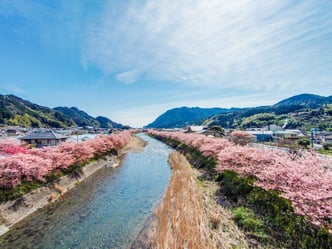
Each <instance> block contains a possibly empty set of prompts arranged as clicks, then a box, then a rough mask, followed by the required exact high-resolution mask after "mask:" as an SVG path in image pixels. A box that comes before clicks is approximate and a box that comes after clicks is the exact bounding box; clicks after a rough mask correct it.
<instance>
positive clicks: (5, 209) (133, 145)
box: [0, 136, 146, 235]
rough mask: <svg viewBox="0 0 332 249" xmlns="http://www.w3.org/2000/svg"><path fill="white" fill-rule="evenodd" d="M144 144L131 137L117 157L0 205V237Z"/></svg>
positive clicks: (99, 162)
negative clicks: (0, 222) (0, 221)
mask: <svg viewBox="0 0 332 249" xmlns="http://www.w3.org/2000/svg"><path fill="white" fill-rule="evenodd" d="M145 144H146V143H145V142H144V141H143V140H141V139H140V138H138V137H136V136H132V137H131V139H130V141H129V142H128V143H127V144H126V146H125V147H123V148H122V149H120V150H119V151H118V156H106V157H105V158H103V159H99V160H97V161H95V162H92V163H90V164H88V165H86V166H85V167H83V168H82V171H81V172H79V174H75V175H74V176H73V175H66V176H63V177H61V178H59V179H57V180H56V181H54V182H53V183H52V184H49V185H48V186H45V187H41V188H38V189H36V190H34V191H32V192H30V193H27V194H25V195H23V196H22V197H20V198H18V199H16V200H13V201H8V202H6V203H2V204H1V205H0V218H1V220H2V223H3V224H2V225H0V235H1V234H4V233H6V232H7V231H8V230H9V229H10V228H11V227H12V226H13V225H15V224H16V223H18V222H19V221H21V220H23V219H24V218H26V217H27V216H29V215H30V214H32V213H33V212H35V211H37V210H38V209H40V208H43V207H45V206H46V205H48V204H50V203H52V202H55V201H57V200H58V199H59V198H61V196H63V195H64V194H65V193H66V192H68V191H69V190H70V189H72V188H74V187H75V186H77V185H78V184H79V183H80V182H82V181H84V180H85V179H86V178H88V177H89V176H90V175H92V174H93V173H95V172H96V171H98V170H99V169H101V168H103V167H117V166H119V165H120V164H121V160H122V158H123V155H124V154H126V153H128V152H140V151H142V150H144V146H145Z"/></svg>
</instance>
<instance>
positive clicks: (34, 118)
mask: <svg viewBox="0 0 332 249" xmlns="http://www.w3.org/2000/svg"><path fill="white" fill-rule="evenodd" d="M0 124H5V125H17V126H23V127H55V128H59V127H67V126H72V125H75V123H74V121H73V120H72V119H70V118H68V117H66V116H64V115H63V114H61V113H59V112H57V111H54V110H52V109H51V108H48V107H44V106H40V105H37V104H33V103H31V102H29V101H27V100H24V99H21V98H19V97H16V96H14V95H1V94H0Z"/></svg>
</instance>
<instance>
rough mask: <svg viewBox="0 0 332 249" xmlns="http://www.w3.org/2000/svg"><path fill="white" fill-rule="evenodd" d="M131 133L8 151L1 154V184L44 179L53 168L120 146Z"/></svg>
mask: <svg viewBox="0 0 332 249" xmlns="http://www.w3.org/2000/svg"><path fill="white" fill-rule="evenodd" d="M130 137H131V132H130V131H123V132H121V133H118V134H112V135H100V136H97V137H96V138H94V139H92V140H88V141H83V142H78V143H74V142H64V143H61V144H59V145H57V146H51V147H44V148H40V149H29V150H28V149H26V150H25V151H24V153H14V154H13V155H10V156H9V155H8V154H7V156H2V157H0V186H2V187H10V188H12V187H16V186H17V185H19V184H21V182H22V181H23V180H25V181H32V180H33V179H37V180H40V181H45V178H44V177H45V176H46V175H48V174H50V173H52V172H54V171H57V170H61V169H65V168H68V167H70V166H71V165H73V164H76V163H81V162H84V161H86V160H87V159H89V158H92V157H93V156H95V155H97V154H102V153H104V152H108V151H111V150H112V149H119V148H121V147H123V146H124V145H125V144H126V143H127V142H128V141H129V139H130ZM6 142H7V143H8V141H6ZM2 146H3V147H4V148H5V149H4V150H3V151H6V148H7V147H8V146H7V147H6V145H5V143H3V144H2ZM15 146H19V145H18V144H16V145H15ZM9 147H10V146H9Z"/></svg>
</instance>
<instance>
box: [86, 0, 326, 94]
mask: <svg viewBox="0 0 332 249" xmlns="http://www.w3.org/2000/svg"><path fill="white" fill-rule="evenodd" d="M329 9H331V5H330V3H329V2H328V1H318V2H317V1H305V2H296V1H276V0H272V1H268V2H267V1H260V0H258V1H257V0H238V1H231V0H228V1H227V0H226V1H221V0H210V1H198V0H197V1H186V0H184V1H168V0H161V1H156V0H151V1H144V2H139V3H137V2H136V1H134V2H128V3H120V4H119V3H114V2H113V1H110V2H108V4H106V5H105V6H104V8H103V10H104V13H103V14H102V15H101V17H100V19H98V20H96V21H95V23H94V24H92V25H91V26H90V27H89V29H88V30H87V32H86V35H85V37H86V39H85V46H84V48H83V50H82V60H83V61H84V62H85V63H86V64H91V65H94V66H97V67H98V68H99V69H100V70H102V71H103V72H104V73H105V74H115V75H117V76H116V77H117V78H118V79H119V78H120V80H121V78H126V79H127V78H128V77H127V76H129V78H130V79H129V81H130V82H128V80H126V79H125V80H123V81H124V82H126V83H131V82H134V81H136V80H139V79H140V78H139V77H141V79H143V80H144V79H147V80H157V81H170V82H180V83H183V84H188V85H194V86H202V85H204V86H206V87H218V88H222V89H229V88H235V89H242V88H247V89H249V88H250V89H254V90H273V89H281V90H285V89H287V88H293V89H296V88H298V87H300V86H301V87H305V86H308V85H310V84H313V83H315V84H316V86H320V87H324V86H325V87H328V86H329V85H330V78H331V73H330V72H331V68H332V59H331V58H332V48H331V46H330V45H329V44H330V42H332V18H331V16H330V14H329ZM128 72H135V77H132V76H130V75H131V73H128ZM127 74H128V75H127Z"/></svg>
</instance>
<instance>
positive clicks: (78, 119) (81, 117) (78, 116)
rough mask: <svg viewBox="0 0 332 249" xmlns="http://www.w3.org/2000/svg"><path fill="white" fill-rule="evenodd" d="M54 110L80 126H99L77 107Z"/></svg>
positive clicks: (60, 107)
mask: <svg viewBox="0 0 332 249" xmlns="http://www.w3.org/2000/svg"><path fill="white" fill-rule="evenodd" d="M53 110H55V111H57V112H60V113H62V114H63V115H64V116H66V117H68V118H71V119H72V120H74V122H75V123H76V124H77V125H78V126H93V127H96V126H99V122H98V121H97V120H96V119H95V118H94V117H91V116H90V115H89V114H87V113H86V112H84V111H82V110H80V109H78V108H77V107H62V106H59V107H55V108H53Z"/></svg>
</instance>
